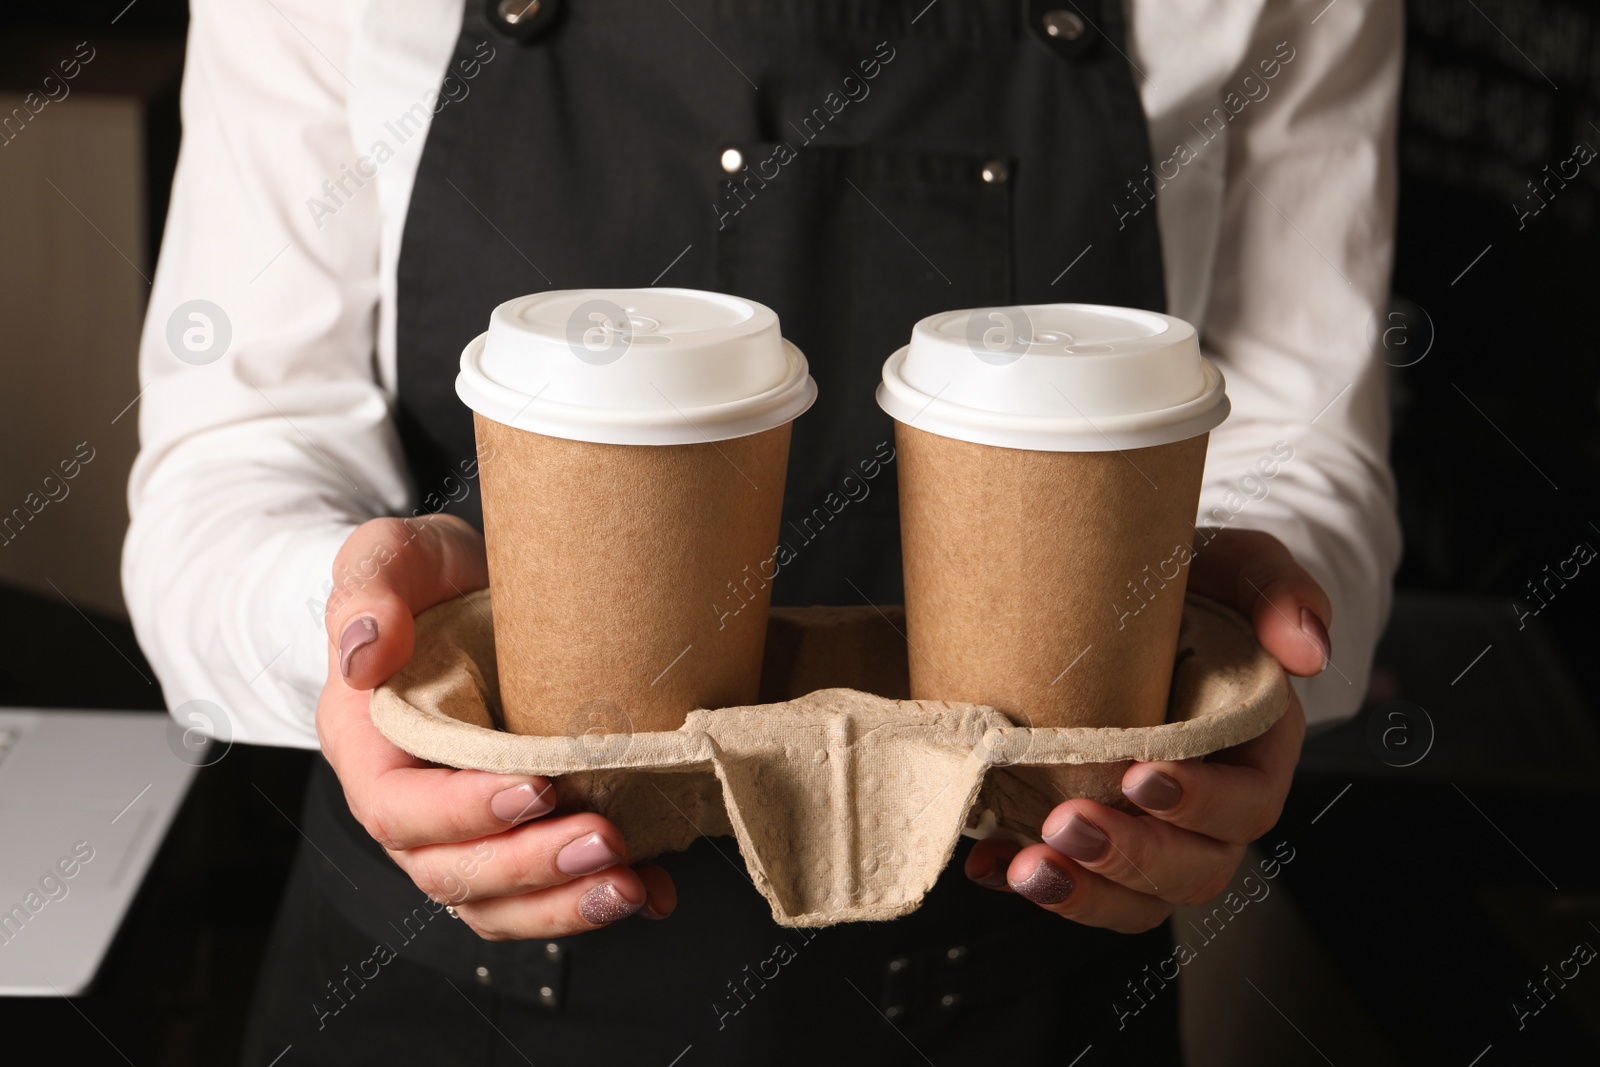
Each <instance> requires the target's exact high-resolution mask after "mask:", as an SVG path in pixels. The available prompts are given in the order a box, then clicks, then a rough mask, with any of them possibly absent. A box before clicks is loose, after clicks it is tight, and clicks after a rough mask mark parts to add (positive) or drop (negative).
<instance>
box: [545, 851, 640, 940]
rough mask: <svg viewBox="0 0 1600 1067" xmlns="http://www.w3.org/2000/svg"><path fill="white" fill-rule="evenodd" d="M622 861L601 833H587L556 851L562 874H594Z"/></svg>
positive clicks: (557, 868)
mask: <svg viewBox="0 0 1600 1067" xmlns="http://www.w3.org/2000/svg"><path fill="white" fill-rule="evenodd" d="M621 862H622V857H621V856H619V855H617V854H616V853H615V852H613V851H611V846H610V845H608V844H606V839H605V838H603V837H601V836H600V835H599V833H592V834H587V835H585V836H583V837H580V838H578V839H577V840H576V841H569V842H567V844H566V845H565V846H563V847H562V849H561V851H560V852H557V853H556V870H558V871H560V872H561V873H562V874H571V875H579V874H593V873H594V872H595V871H603V870H605V869H606V868H607V867H611V866H614V865H616V864H618V863H621ZM590 892H591V893H592V892H594V890H590ZM629 906H630V907H632V905H629ZM608 921H609V920H608Z"/></svg>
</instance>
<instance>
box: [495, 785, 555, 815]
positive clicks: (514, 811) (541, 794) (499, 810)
mask: <svg viewBox="0 0 1600 1067" xmlns="http://www.w3.org/2000/svg"><path fill="white" fill-rule="evenodd" d="M550 791H551V790H550V787H549V786H548V785H547V786H545V787H544V789H542V790H537V789H534V788H533V786H532V785H530V784H528V783H526V782H524V783H523V784H522V785H514V786H512V787H511V788H510V789H502V790H501V791H500V792H498V793H496V794H495V795H494V796H493V797H492V798H490V800H489V810H490V811H492V812H494V815H495V818H497V819H504V820H505V821H506V822H521V821H522V820H523V819H532V818H534V817H535V816H538V815H543V814H545V813H546V812H548V811H549V810H550V809H551V808H554V807H555V806H556V805H555V801H554V800H552V799H550Z"/></svg>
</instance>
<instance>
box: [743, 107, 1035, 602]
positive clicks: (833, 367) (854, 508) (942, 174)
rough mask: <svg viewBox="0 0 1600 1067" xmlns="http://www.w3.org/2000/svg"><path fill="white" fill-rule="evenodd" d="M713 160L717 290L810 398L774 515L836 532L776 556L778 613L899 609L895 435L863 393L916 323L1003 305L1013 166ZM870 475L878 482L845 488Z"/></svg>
mask: <svg viewBox="0 0 1600 1067" xmlns="http://www.w3.org/2000/svg"><path fill="white" fill-rule="evenodd" d="M798 140H799V139H798V138H797V141H798ZM733 152H737V153H738V154H739V156H738V159H737V160H735V159H734V158H733V156H732V153H733ZM722 162H723V169H724V170H725V171H726V169H727V168H728V167H729V166H730V165H731V166H732V171H731V173H721V174H718V175H717V181H716V186H715V197H716V199H715V201H714V204H713V215H714V218H713V221H712V226H713V228H714V231H715V233H714V243H713V247H714V248H715V268H714V270H715V278H716V287H717V288H719V289H722V290H724V291H726V292H729V293H734V294H737V295H739V296H742V297H746V298H748V299H751V300H758V301H760V302H761V303H764V304H767V305H768V306H770V307H772V308H773V309H774V310H775V311H777V313H778V316H779V318H780V320H781V322H782V324H783V332H784V336H786V337H787V338H789V339H790V340H791V341H793V342H794V343H795V344H796V345H798V346H799V348H800V350H801V351H802V352H804V353H805V355H806V358H807V360H809V361H810V364H811V374H812V377H814V378H815V379H816V382H817V388H818V390H819V395H818V398H817V404H816V409H815V410H814V411H813V412H811V413H810V414H809V415H807V416H802V417H801V418H800V419H799V420H798V421H797V422H796V423H795V428H794V438H793V448H792V452H791V461H790V467H789V477H788V483H787V488H786V492H785V500H784V514H785V518H786V520H795V519H798V518H800V517H804V516H808V515H811V514H813V513H814V512H815V510H816V509H817V508H818V507H823V506H826V507H827V508H828V510H829V511H830V512H832V513H834V514H836V515H837V516H838V518H839V519H840V520H845V521H836V522H830V524H829V525H830V530H829V532H828V533H827V535H826V536H825V537H824V536H816V537H814V538H808V539H807V540H806V541H805V544H804V547H802V546H800V545H797V544H791V547H792V548H793V549H794V550H795V554H796V556H797V557H798V558H797V559H796V561H795V563H794V564H793V565H792V566H791V567H790V568H788V569H789V572H790V573H789V576H788V577H787V578H785V579H780V581H779V584H778V587H777V594H778V596H779V601H778V602H780V603H839V604H850V603H860V602H861V596H862V595H866V596H867V597H868V598H869V599H871V600H873V602H875V603H899V602H900V600H901V598H902V594H901V592H900V589H901V585H900V543H899V522H898V508H897V499H896V491H895V481H894V478H893V463H892V462H888V463H884V462H883V460H884V456H885V449H886V448H887V449H889V452H888V454H889V455H891V456H892V446H893V440H894V433H893V427H892V423H891V421H890V419H889V417H888V416H887V415H885V414H884V413H883V412H882V411H881V410H880V409H879V408H878V406H877V403H876V401H875V399H874V393H875V391H876V388H877V384H878V382H879V380H880V375H881V370H882V367H883V361H884V360H885V359H887V358H888V357H889V355H890V354H891V353H892V352H894V350H895V349H897V348H899V347H901V346H902V345H904V344H905V343H906V342H907V341H908V340H909V339H910V336H911V327H912V326H913V325H914V324H915V323H916V322H917V320H918V319H921V318H923V317H925V316H928V315H931V314H933V313H935V312H938V311H945V310H949V309H951V308H961V307H974V306H982V305H994V304H1005V303H1007V302H1008V301H1009V299H1010V294H1011V292H1012V288H1013V283H1012V259H1013V248H1012V230H1013V227H1012V218H1011V214H1012V204H1011V201H1012V197H1011V185H1010V181H1009V178H1010V174H1011V168H1012V167H1014V163H1013V162H1012V161H1010V160H994V159H988V158H984V157H981V156H977V155H971V154H963V153H949V152H915V151H899V150H884V149H878V148H861V147H851V146H843V147H840V146H821V145H815V144H807V143H805V142H804V141H799V143H798V144H796V143H795V142H749V143H743V144H738V145H735V146H732V147H731V148H730V149H729V150H728V151H727V152H725V153H724V155H723V161H722ZM863 463H866V464H868V466H866V467H863ZM880 469H886V470H887V471H888V476H887V477H876V478H875V479H874V480H873V481H872V483H871V485H870V487H866V489H865V490H864V489H863V488H862V487H861V486H859V485H858V483H859V482H860V481H861V476H862V474H863V473H864V472H865V471H866V470H880ZM847 478H854V479H855V481H854V482H850V483H848V484H847V483H846V481H845V479H847ZM830 494H831V495H830ZM857 496H859V497H860V499H856V497H857ZM841 500H845V501H846V502H847V503H846V504H845V505H844V506H843V507H836V506H835V505H838V504H839V503H840V501H841ZM784 528H785V530H789V529H795V530H797V531H798V530H801V529H803V530H804V533H806V534H809V533H810V532H811V529H812V528H811V527H804V528H802V527H798V526H792V525H791V523H790V522H789V521H786V522H785V524H784ZM797 536H800V534H798V533H797ZM847 578H848V579H849V581H847V580H846V579H847ZM852 582H853V583H854V585H855V586H856V587H857V588H859V589H860V591H861V592H860V593H857V592H856V590H855V589H854V588H852V586H851V583H852Z"/></svg>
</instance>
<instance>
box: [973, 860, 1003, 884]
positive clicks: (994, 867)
mask: <svg viewBox="0 0 1600 1067" xmlns="http://www.w3.org/2000/svg"><path fill="white" fill-rule="evenodd" d="M1008 866H1010V864H1009V863H1001V862H1000V861H999V860H990V861H989V869H988V870H987V871H985V872H984V873H983V874H969V875H967V877H968V878H971V879H972V880H973V881H974V882H977V883H978V884H979V885H981V886H983V887H984V888H985V889H999V888H1000V887H1001V886H1003V885H1005V884H1006V868H1007V867H1008Z"/></svg>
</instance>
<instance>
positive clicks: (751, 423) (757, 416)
mask: <svg viewBox="0 0 1600 1067" xmlns="http://www.w3.org/2000/svg"><path fill="white" fill-rule="evenodd" d="M456 395H457V396H459V397H460V398H461V399H462V401H463V402H465V403H466V405H467V406H468V407H470V408H472V410H474V411H476V412H478V413H479V414H480V415H483V416H485V417H486V418H490V419H493V420H495V421H496V422H500V423H504V424H506V425H507V426H515V427H516V428H518V429H521V430H531V431H533V432H535V433H542V434H546V435H548V436H551V437H564V438H567V439H569V440H574V441H598V442H602V443H606V444H621V445H675V444H694V443H696V442H700V441H725V440H727V439H729V438H732V437H744V436H747V435H749V434H753V433H760V432H761V431H763V430H770V429H772V428H773V427H774V426H781V425H783V424H784V423H786V422H788V421H789V420H791V419H793V418H795V417H796V416H798V415H799V414H800V413H801V412H803V411H805V410H806V409H807V408H809V407H810V406H811V403H812V401H814V400H815V399H816V396H817V386H816V383H815V382H813V381H812V380H811V375H810V374H809V373H808V372H807V367H806V359H805V356H803V355H801V354H800V350H799V349H798V348H796V347H795V346H794V345H792V344H790V343H789V342H787V341H785V340H784V339H783V337H782V335H781V333H780V332H779V328H778V316H777V315H776V314H775V313H774V312H773V311H772V309H771V308H768V307H765V306H763V305H761V304H757V303H755V302H754V301H751V300H742V299H740V298H739V297H735V296H726V295H724V294H722V293H706V292H700V291H698V290H695V289H564V290H554V291H551V292H545V293H535V294H533V295H532V296H522V297H518V298H517V299H515V300H508V301H506V302H505V303H504V304H501V305H500V306H499V307H497V308H495V309H494V312H493V314H492V315H490V317H489V329H488V331H487V332H485V333H483V334H480V335H479V336H478V337H475V338H474V339H473V340H472V343H471V344H469V345H467V347H466V350H465V351H463V352H462V353H461V373H460V374H459V375H458V376H457V377H456Z"/></svg>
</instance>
